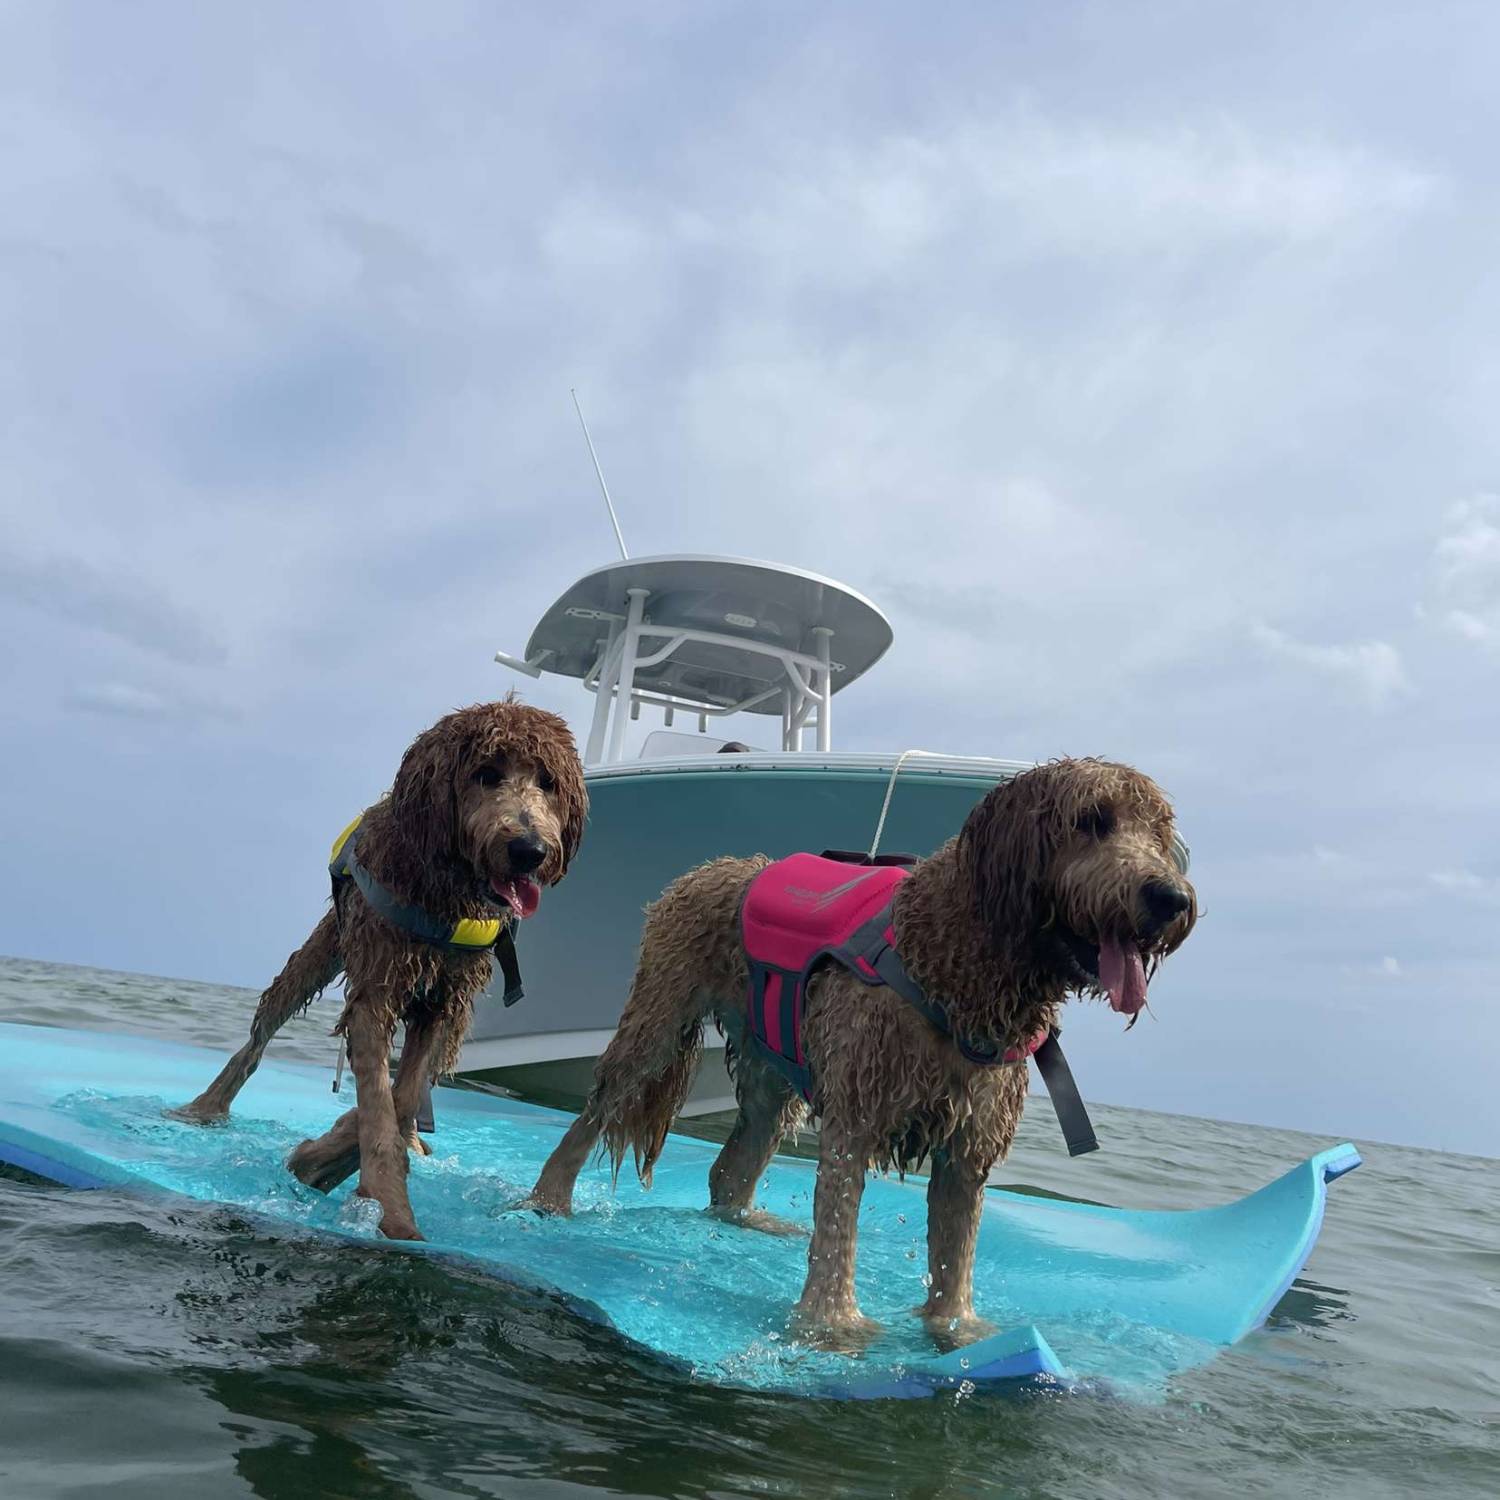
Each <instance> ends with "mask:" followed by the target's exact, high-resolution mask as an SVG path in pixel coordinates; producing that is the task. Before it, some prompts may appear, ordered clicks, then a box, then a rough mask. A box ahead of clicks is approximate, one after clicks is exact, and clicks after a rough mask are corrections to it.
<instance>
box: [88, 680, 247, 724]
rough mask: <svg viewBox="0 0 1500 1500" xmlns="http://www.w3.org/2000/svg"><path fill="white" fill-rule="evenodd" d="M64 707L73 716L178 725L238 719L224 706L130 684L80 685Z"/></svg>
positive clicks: (198, 698) (187, 694) (200, 698)
mask: <svg viewBox="0 0 1500 1500" xmlns="http://www.w3.org/2000/svg"><path fill="white" fill-rule="evenodd" d="M62 704H63V707H64V708H66V709H68V710H70V711H71V712H74V713H86V714H100V715H103V716H105V717H107V718H119V719H146V720H159V721H173V722H178V721H185V720H195V719H233V718H235V717H236V715H235V713H234V711H233V710H232V709H231V708H230V707H229V706H228V705H227V704H224V703H220V702H216V701H214V700H211V699H207V698H203V697H200V696H197V695H195V694H191V693H186V692H176V693H174V692H171V691H164V690H157V689H153V688H143V687H140V686H138V685H136V684H135V683H129V682H95V683H79V684H77V685H75V686H72V687H69V688H67V689H66V690H65V691H64V693H63V697H62Z"/></svg>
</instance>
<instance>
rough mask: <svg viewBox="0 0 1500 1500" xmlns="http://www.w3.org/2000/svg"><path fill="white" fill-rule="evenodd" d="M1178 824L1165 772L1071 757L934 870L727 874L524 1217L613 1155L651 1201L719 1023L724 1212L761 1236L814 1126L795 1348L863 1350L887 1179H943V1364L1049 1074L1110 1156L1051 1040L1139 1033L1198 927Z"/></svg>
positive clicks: (992, 803) (665, 930) (933, 1219)
mask: <svg viewBox="0 0 1500 1500" xmlns="http://www.w3.org/2000/svg"><path fill="white" fill-rule="evenodd" d="M1176 849H1177V845H1176V839H1175V828H1174V823H1173V817H1172V810H1171V806H1170V804H1169V803H1168V801H1167V798H1166V796H1165V794H1164V793H1163V792H1162V791H1161V789H1160V788H1159V787H1158V786H1157V785H1156V784H1155V783H1154V782H1153V781H1151V780H1150V779H1149V778H1148V777H1146V776H1144V775H1142V774H1141V773H1140V772H1138V771H1135V770H1132V769H1131V768H1130V767H1128V766H1123V765H1119V764H1116V763H1113V762H1109V761H1101V760H1092V759H1079V760H1059V761H1053V762H1051V763H1049V764H1046V765H1042V766H1037V767H1035V768H1033V769H1031V770H1028V771H1024V772H1022V773H1020V774H1019V775H1017V776H1015V777H1013V778H1011V779H1010V780H1008V781H1005V782H1002V783H1001V784H1000V785H998V786H996V787H995V788H994V789H993V790H992V791H991V792H990V793H989V794H988V795H987V796H986V797H985V798H984V799H983V800H982V801H981V802H980V803H979V805H978V806H977V807H976V808H975V809H974V811H973V812H972V813H971V814H970V815H969V817H968V819H967V820H966V821H965V823H964V825H963V828H962V830H961V831H960V832H959V834H958V835H957V837H955V838H953V839H950V840H949V841H948V842H947V843H946V844H944V845H943V847H942V848H940V849H939V850H937V852H936V853H934V854H933V855H931V856H930V857H929V858H927V859H923V860H918V861H915V862H910V863H908V862H905V861H900V862H896V861H885V862H878V863H876V864H873V865H870V864H854V863H850V862H849V860H848V858H847V857H845V858H843V859H839V858H826V857H821V856H816V855H810V854H797V855H792V856H791V857H789V858H787V859H783V860H779V861H772V860H770V859H767V858H766V857H764V856H756V857H753V858H726V859H717V860H712V861H710V862H708V863H707V864H704V865H700V866H699V867H698V868H697V869H695V870H692V871H690V872H689V873H687V874H686V875H683V876H682V877H681V878H680V879H678V880H677V881H675V882H674V883H673V884H672V885H671V886H669V887H668V888H667V890H666V891H665V892H664V894H663V895H662V897H661V898H660V900H658V901H657V902H656V903H654V904H653V905H652V906H651V907H650V908H649V909H648V911H647V918H646V926H645V931H644V934H643V936H642V942H641V954H640V960H639V963H638V965H637V968H636V973H635V978H634V981H633V983H632V985H631V989H630V995H629V998H628V1000H627V1002H626V1005H625V1009H624V1013H623V1014H622V1015H621V1017H620V1023H619V1027H618V1029H617V1031H616V1033H615V1036H614V1038H613V1040H612V1041H611V1043H610V1045H609V1046H608V1048H607V1049H606V1050H605V1052H604V1054H603V1055H602V1056H601V1058H600V1059H599V1063H598V1066H597V1068H596V1070H595V1075H594V1087H593V1090H592V1092H591V1093H590V1095H589V1099H588V1101H587V1103H586V1105H585V1107H584V1110H583V1113H582V1114H581V1115H580V1116H579V1118H578V1120H577V1121H575V1123H574V1124H573V1125H572V1127H571V1128H570V1129H569V1130H568V1131H567V1133H566V1134H565V1135H564V1137H563V1139H562V1141H561V1142H560V1143H559V1144H558V1146H557V1149H556V1150H555V1151H554V1152H553V1153H552V1155H551V1157H550V1158H549V1159H548V1161H547V1163H546V1165H545V1167H544V1168H543V1170H542V1173H541V1176H540V1178H539V1179H538V1181H537V1184H536V1187H535V1188H534V1189H533V1191H532V1194H531V1196H530V1197H529V1198H528V1199H527V1204H528V1205H529V1206H530V1207H532V1208H534V1209H536V1210H538V1211H539V1212H543V1213H553V1214H568V1213H570V1212H571V1210H572V1197H573V1187H574V1183H575V1181H576V1179H577V1176H578V1173H579V1172H580V1171H581V1170H582V1168H583V1166H584V1164H585V1163H586V1162H587V1160H588V1159H589V1157H590V1155H591V1154H592V1153H593V1151H594V1149H595V1148H596V1146H598V1145H599V1144H600V1142H601V1141H602V1142H603V1145H604V1147H605V1149H606V1150H607V1151H608V1153H609V1155H610V1157H611V1159H612V1161H613V1163H614V1167H615V1170H616V1172H617V1173H618V1171H619V1169H620V1166H621V1165H622V1163H623V1162H624V1159H625V1157H626V1154H627V1153H629V1154H631V1155H632V1156H633V1157H634V1160H635V1165H636V1169H637V1171H638V1172H639V1174H640V1176H641V1179H642V1181H643V1182H645V1183H646V1184H647V1185H648V1186H649V1184H650V1180H651V1171H652V1167H653V1166H654V1164H655V1162H656V1159H657V1157H658V1155H659V1154H660V1152H661V1149H662V1146H663V1144H664V1143H665V1140H666V1136H667V1132H668V1130H669V1129H670V1128H671V1125H672V1122H673V1120H674V1119H675V1118H676V1116H677V1113H678V1111H679V1109H680V1108H681V1106H682V1103H683V1101H684V1099H685V1097H686V1095H687V1091H688V1088H689V1086H690V1084H691V1082H692V1077H693V1073H694V1069H695V1068H696V1065H697V1061H698V1056H699V1053H700V1050H701V1046H702V1037H703V1026H704V1023H705V1022H706V1021H709V1020H713V1021H715V1022H716V1023H717V1024H718V1025H719V1026H720V1028H721V1029H722V1030H723V1032H724V1034H725V1037H726V1041H727V1046H728V1048H729V1055H730V1061H731V1067H732V1070H733V1073H734V1082H735V1093H736V1098H737V1102H738V1106H739V1108H738V1115H737V1118H736V1120H735V1123H734V1126H733V1128H732V1130H731V1132H730V1135H729V1138H728V1140H727V1141H726V1142H725V1144H724V1147H723V1150H722V1151H721V1152H720V1154H719V1157H718V1159H717V1160H716V1161H715V1163H714V1165H713V1167H712V1168H711V1169H710V1172H709V1201H710V1208H711V1211H712V1212H714V1213H715V1214H718V1215H719V1216H721V1217H723V1218H725V1219H728V1220H731V1221H733V1222H736V1223H740V1224H743V1225H745V1226H747V1227H751V1228H765V1229H781V1230H784V1229H786V1228H788V1227H789V1226H785V1225H782V1224H780V1223H779V1221H774V1220H771V1219H770V1217H769V1216H767V1215H764V1214H762V1213H761V1212H760V1211H759V1210H758V1209H757V1208H756V1207H755V1202H754V1194H755V1185H756V1183H757V1182H758V1181H759V1179H760V1177H761V1176H762V1175H763V1173H764V1172H765V1169H766V1167H767V1165H768V1163H769V1162H770V1159H771V1157H772V1155H773V1154H774V1152H775V1151H776V1149H777V1147H778V1146H779V1145H780V1143H781V1141H782V1140H783V1138H784V1137H785V1136H786V1135H787V1133H788V1132H789V1131H791V1130H792V1129H794V1128H795V1127H796V1126H797V1125H799V1124H800V1123H801V1122H802V1121H803V1120H805V1119H806V1117H807V1115H808V1113H809V1111H810V1112H811V1113H813V1114H815V1115H816V1116H817V1117H818V1119H819V1121H820V1134H819V1155H818V1177H817V1189H816V1192H815V1195H814V1203H813V1231H812V1240H811V1243H810V1245H809V1249H808V1274H807V1280H806V1283H805V1284H804V1287H803V1291H802V1296H801V1298H800V1300H799V1301H798V1303H797V1304H796V1307H795V1308H794V1309H793V1317H792V1326H793V1329H794V1331H796V1332H797V1333H798V1334H799V1336H802V1337H805V1338H806V1339H808V1340H809V1341H811V1342H814V1343H817V1344H819V1345H822V1346H824V1347H831V1348H839V1349H846V1350H853V1349H856V1348H858V1347H860V1346H861V1345H862V1344H863V1343H865V1342H867V1341H868V1340H869V1339H870V1338H871V1337H872V1336H873V1335H874V1333H875V1332H876V1326H875V1325H874V1324H873V1323H872V1322H871V1321H870V1320H868V1319H866V1318H865V1317H863V1316H862V1314H861V1313H860V1311H859V1308H858V1305H857V1303H856V1300H855V1295H854V1263H855V1248H856V1239H857V1219H858V1210H859V1201H860V1196H861V1194H862V1192H863V1189H864V1182H865V1176H866V1174H867V1172H868V1171H869V1170H870V1169H871V1168H880V1169H894V1170H896V1171H906V1170H909V1169H911V1168H913V1167H915V1166H916V1165H917V1164H918V1163H919V1162H922V1161H924V1160H926V1161H928V1162H929V1163H930V1178H929V1183H928V1189H927V1206H928V1216H927V1217H928V1223H927V1243H928V1270H929V1281H928V1292H927V1299H926V1301H925V1303H924V1304H923V1305H922V1306H921V1307H920V1308H918V1309H917V1312H918V1314H919V1316H921V1317H922V1319H923V1320H924V1321H925V1323H926V1325H927V1327H928V1329H929V1331H930V1332H931V1334H932V1336H933V1337H934V1339H935V1341H936V1342H937V1343H938V1344H939V1346H940V1347H943V1348H953V1347H956V1346H958V1345H961V1344H965V1343H968V1342H971V1341H972V1340H974V1339H975V1338H979V1337H982V1336H983V1335H985V1334H986V1333H988V1332H990V1331H991V1329H990V1326H989V1325H988V1324H986V1323H985V1322H984V1321H983V1319H981V1318H980V1317H979V1315H978V1314H977V1313H976V1311H975V1308H974V1305H973V1284H972V1283H973V1265H974V1247H975V1239H976V1236H977V1232H978V1227H979V1217H980V1212H981V1209H982V1203H983V1194H984V1184H985V1180H986V1178H987V1177H988V1175H989V1173H990V1171H991V1169H992V1168H993V1167H994V1166H995V1164H996V1163H997V1162H999V1161H1001V1160H1002V1159H1003V1158H1004V1156H1005V1154H1006V1153H1007V1151H1008V1150H1009V1148H1010V1144H1011V1141H1012V1139H1013V1138H1014V1135H1015V1131H1016V1126H1017V1124H1018V1122H1019V1120H1020V1117H1021V1112H1022V1109H1023V1108H1024V1106H1025V1101H1026V1093H1027V1069H1026V1062H1027V1059H1028V1058H1029V1057H1032V1056H1034V1057H1035V1058H1036V1060H1037V1063H1038V1067H1039V1071H1041V1073H1042V1077H1043V1080H1044V1082H1045V1083H1046V1084H1047V1085H1048V1087H1049V1090H1050V1091H1051V1093H1052V1095H1053V1101H1054V1104H1055V1105H1056V1106H1057V1110H1058V1116H1059V1120H1060V1122H1061V1124H1062V1126H1063V1131H1064V1135H1065V1137H1066V1139H1067V1141H1068V1146H1069V1150H1070V1151H1072V1152H1074V1153H1075V1154H1076V1153H1077V1152H1080V1151H1085V1150H1090V1149H1092V1148H1093V1145H1094V1141H1093V1136H1092V1132H1091V1131H1090V1129H1089V1126H1088V1120H1087V1116H1086V1114H1085V1113H1084V1112H1083V1107H1082V1102H1081V1100H1079V1099H1078V1096H1077V1091H1076V1089H1075V1088H1074V1087H1073V1083H1072V1079H1071V1076H1070V1075H1069V1073H1068V1069H1067V1065H1066V1063H1065V1062H1064V1061H1063V1060H1062V1056H1061V1051H1060V1049H1059V1048H1058V1045H1057V1031H1058V1018H1059V1013H1060V1011H1061V1007H1062V1005H1063V1002H1064V1000H1065V998H1066V997H1067V996H1068V995H1069V994H1092V995H1097V996H1100V997H1102V998H1104V999H1107V1001H1108V1002H1109V1004H1110V1006H1111V1008H1112V1009H1114V1010H1115V1011H1117V1012H1119V1013H1121V1014H1124V1015H1127V1016H1129V1017H1130V1018H1131V1024H1133V1023H1134V1018H1135V1017H1136V1015H1137V1014H1138V1013H1139V1012H1140V1010H1141V1009H1142V1007H1143V1006H1144V1005H1145V1003H1146V999H1147V985H1148V982H1149V980H1150V977H1151V975H1152V974H1153V973H1154V971H1155V968H1156V966H1157V965H1158V964H1159V963H1160V962H1161V960H1162V959H1164V958H1165V957H1166V956H1167V955H1169V954H1170V953H1172V952H1174V951H1175V950H1176V949H1177V948H1178V947H1179V946H1180V945H1181V944H1182V942H1183V941H1184V940H1185V939H1186V937H1187V935H1188V934H1189V932H1191V931H1192V928H1193V924H1194V922H1195V920H1196V917H1197V900H1196V896H1195V894H1194V892H1193V888H1192V886H1191V885H1190V884H1188V882H1187V880H1186V878H1185V875H1184V873H1183V871H1182V869H1181V868H1180V867H1179V864H1178V857H1177V852H1176Z"/></svg>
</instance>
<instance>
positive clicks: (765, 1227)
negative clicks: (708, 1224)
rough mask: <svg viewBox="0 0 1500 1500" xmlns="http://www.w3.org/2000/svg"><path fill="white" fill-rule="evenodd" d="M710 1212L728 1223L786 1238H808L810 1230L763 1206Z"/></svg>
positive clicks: (714, 1209)
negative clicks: (772, 1212) (766, 1209)
mask: <svg viewBox="0 0 1500 1500" xmlns="http://www.w3.org/2000/svg"><path fill="white" fill-rule="evenodd" d="M709 1213H710V1214H711V1215H712V1216H713V1217H714V1218H716V1219H722V1220H723V1221H724V1222H725V1223H726V1224H737V1225H738V1226H739V1227H740V1228H741V1229H754V1230H758V1231H759V1232H760V1233H761V1234H774V1235H779V1236H781V1237H782V1238H784V1239H804V1240H805V1239H807V1238H808V1236H809V1233H810V1231H809V1230H807V1229H805V1228H804V1227H803V1226H802V1225H801V1224H794V1223H793V1222H792V1221H791V1220H790V1219H783V1218H779V1217H778V1216H777V1215H776V1214H768V1213H767V1212H766V1211H765V1209H763V1208H710V1209H709Z"/></svg>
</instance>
